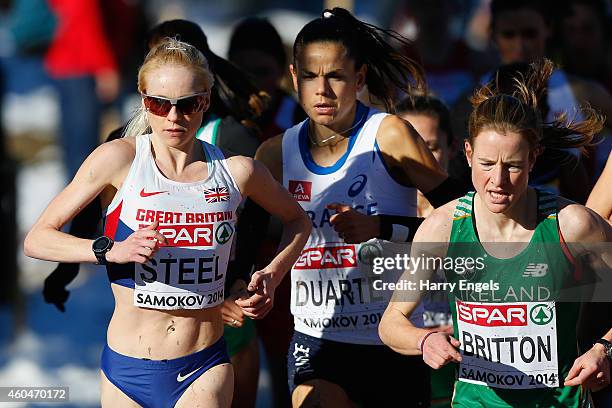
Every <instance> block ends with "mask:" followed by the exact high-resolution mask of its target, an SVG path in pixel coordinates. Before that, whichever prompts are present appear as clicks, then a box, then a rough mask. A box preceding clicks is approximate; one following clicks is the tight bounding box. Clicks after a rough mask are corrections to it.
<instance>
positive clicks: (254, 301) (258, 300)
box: [236, 271, 276, 319]
mask: <svg viewBox="0 0 612 408" xmlns="http://www.w3.org/2000/svg"><path fill="white" fill-rule="evenodd" d="M275 289H276V287H275V284H274V280H273V279H272V273H270V272H265V271H257V272H254V273H253V276H252V277H251V282H250V283H249V286H248V287H247V290H248V291H249V294H250V296H249V297H248V298H246V299H237V300H236V304H237V305H238V306H240V307H241V308H242V311H243V312H244V314H245V315H246V316H248V317H250V318H252V319H263V318H264V317H265V316H266V314H268V312H269V311H270V310H272V306H273V305H274V290H275Z"/></svg>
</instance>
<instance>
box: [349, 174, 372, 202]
mask: <svg viewBox="0 0 612 408" xmlns="http://www.w3.org/2000/svg"><path fill="white" fill-rule="evenodd" d="M353 180H357V181H355V182H354V183H353V184H351V186H350V187H349V189H348V196H349V197H351V198H353V197H355V196H356V195H357V194H359V193H361V190H363V188H364V187H365V185H366V183H367V182H368V178H367V177H366V175H365V174H359V175H357V176H355V177H354V178H353Z"/></svg>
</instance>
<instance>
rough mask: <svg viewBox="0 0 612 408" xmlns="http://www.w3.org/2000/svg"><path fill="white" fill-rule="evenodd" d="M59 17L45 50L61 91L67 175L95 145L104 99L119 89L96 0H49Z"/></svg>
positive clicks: (98, 134) (46, 58) (48, 66)
mask: <svg viewBox="0 0 612 408" xmlns="http://www.w3.org/2000/svg"><path fill="white" fill-rule="evenodd" d="M49 5H50V6H51V9H52V10H53V12H54V13H55V15H56V16H57V19H58V27H57V32H56V33H55V36H54V38H53V40H52V42H51V45H50V47H49V50H48V52H47V54H46V56H45V67H46V69H47V72H48V73H49V75H50V76H51V77H52V78H53V79H55V82H56V84H57V89H58V91H59V97H60V111H61V118H60V123H61V124H60V139H61V144H62V148H63V152H64V163H65V165H66V170H67V172H68V177H69V178H72V176H73V175H74V174H75V173H76V171H77V170H78V168H79V166H80V165H81V163H82V162H83V160H84V159H85V158H86V157H87V155H89V153H91V152H92V151H93V150H94V149H95V147H96V146H97V145H98V141H99V138H100V114H101V104H102V103H103V102H111V101H113V100H114V99H115V98H116V97H117V94H118V91H119V75H118V71H117V63H116V62H115V59H114V56H113V53H112V51H111V48H110V45H109V42H108V38H107V36H106V34H105V33H104V30H103V24H102V17H101V12H100V7H99V5H98V2H97V1H96V0H49Z"/></svg>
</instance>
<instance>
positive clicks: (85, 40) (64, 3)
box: [45, 0, 117, 78]
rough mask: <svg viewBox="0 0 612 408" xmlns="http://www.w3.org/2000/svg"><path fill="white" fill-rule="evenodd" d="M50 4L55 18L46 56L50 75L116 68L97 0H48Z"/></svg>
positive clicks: (114, 69)
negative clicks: (53, 34)
mask: <svg viewBox="0 0 612 408" xmlns="http://www.w3.org/2000/svg"><path fill="white" fill-rule="evenodd" d="M49 6H50V7H51V10H52V11H53V12H54V13H55V15H56V16H57V19H58V26H57V32H56V33H55V36H54V39H53V41H52V42H51V45H50V47H49V50H48V51H47V55H46V56H45V67H46V69H47V72H48V73H49V75H51V76H52V77H54V78H66V77H75V76H84V75H95V74H98V73H100V72H103V71H109V70H111V71H116V70H117V63H116V62H115V59H114V56H113V53H112V51H111V48H110V46H109V42H108V40H107V38H106V35H105V33H104V29H103V26H102V17H101V13H100V7H99V5H98V2H97V0H49Z"/></svg>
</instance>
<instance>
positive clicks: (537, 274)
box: [523, 263, 548, 278]
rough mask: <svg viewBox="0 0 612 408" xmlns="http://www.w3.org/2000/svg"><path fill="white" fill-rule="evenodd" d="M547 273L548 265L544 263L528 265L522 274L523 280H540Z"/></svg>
mask: <svg viewBox="0 0 612 408" xmlns="http://www.w3.org/2000/svg"><path fill="white" fill-rule="evenodd" d="M547 272H548V264H545V263H530V264H528V265H527V267H526V268H525V271H524V272H523V278H541V277H542V276H546V273H547Z"/></svg>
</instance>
